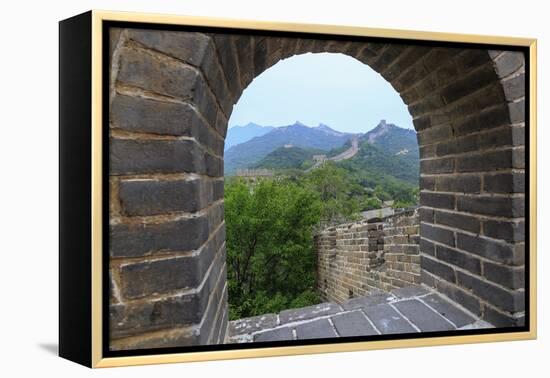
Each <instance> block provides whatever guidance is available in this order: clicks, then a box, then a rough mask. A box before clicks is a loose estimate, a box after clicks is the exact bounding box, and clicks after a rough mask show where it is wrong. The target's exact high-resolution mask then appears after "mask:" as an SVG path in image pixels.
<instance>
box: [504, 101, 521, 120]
mask: <svg viewBox="0 0 550 378" xmlns="http://www.w3.org/2000/svg"><path fill="white" fill-rule="evenodd" d="M508 109H509V111H510V122H511V123H521V122H525V100H521V101H517V102H511V103H509V104H508Z"/></svg>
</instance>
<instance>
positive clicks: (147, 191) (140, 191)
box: [119, 179, 213, 216]
mask: <svg viewBox="0 0 550 378" xmlns="http://www.w3.org/2000/svg"><path fill="white" fill-rule="evenodd" d="M212 197H213V194H212V183H211V182H208V181H201V180H198V179H193V180H170V181H159V180H122V181H121V182H120V185H119V198H120V203H121V206H122V210H123V212H124V213H125V214H126V215H129V216H134V215H155V214H163V213H170V212H176V211H185V212H195V211H198V210H200V209H202V208H204V207H206V206H208V205H209V204H210V203H211V202H212Z"/></svg>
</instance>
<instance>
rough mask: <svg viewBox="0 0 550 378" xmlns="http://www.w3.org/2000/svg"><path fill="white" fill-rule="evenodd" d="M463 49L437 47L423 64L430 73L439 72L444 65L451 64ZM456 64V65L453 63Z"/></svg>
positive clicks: (425, 58) (426, 57)
mask: <svg viewBox="0 0 550 378" xmlns="http://www.w3.org/2000/svg"><path fill="white" fill-rule="evenodd" d="M461 51H463V49H458V48H449V47H437V48H434V49H432V50H431V51H430V53H429V54H428V55H426V56H425V57H424V59H423V64H424V65H425V66H426V67H427V69H428V70H429V71H430V72H433V71H435V70H437V69H438V68H439V67H441V65H442V64H445V63H446V62H449V61H450V60H451V59H452V58H454V57H455V56H456V55H457V54H459V53H460V52H461ZM452 64H454V63H452Z"/></svg>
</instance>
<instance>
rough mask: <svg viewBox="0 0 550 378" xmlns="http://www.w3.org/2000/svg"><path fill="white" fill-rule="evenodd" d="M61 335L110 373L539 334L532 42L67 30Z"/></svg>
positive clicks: (318, 31)
mask: <svg viewBox="0 0 550 378" xmlns="http://www.w3.org/2000/svg"><path fill="white" fill-rule="evenodd" d="M59 69H60V273H59V281H60V293H59V294H60V298H59V299H60V316H59V320H60V325H59V330H60V332H59V343H60V344H59V348H60V349H59V351H60V355H61V356H62V357H64V358H67V359H70V360H73V361H75V362H78V363H80V364H83V365H86V366H90V367H108V366H121V365H138V364H149V363H168V362H182V361H200V360H210V359H226V358H243V357H255V356H276V355H287V354H304V353H322V352H332V351H352V350H367V349H380V348H394V347H408V346H429V345H443V344H456V343H473V342H487V341H504V340H519V339H530V338H535V337H536V295H535V293H536V292H535V282H536V281H535V277H536V275H535V274H536V261H535V251H536V248H535V247H536V246H535V233H536V218H535V215H536V211H535V210H536V207H535V206H536V169H535V165H536V161H535V157H536V134H535V132H536V41H535V40H533V39H522V38H511V37H489V36H473V35H458V34H441V33H431V32H413V31H399V30H382V29H370V28H362V27H349V26H333V25H312V24H286V23H269V22H256V21H240V20H239V21H238V20H227V19H210V18H196V17H184V16H169V15H153V14H134V13H115V12H105V11H91V12H88V13H84V14H82V15H79V16H75V17H73V18H70V19H67V20H64V21H61V22H60V66H59Z"/></svg>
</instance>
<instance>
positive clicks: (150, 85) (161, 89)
mask: <svg viewBox="0 0 550 378" xmlns="http://www.w3.org/2000/svg"><path fill="white" fill-rule="evenodd" d="M119 66H120V68H119V72H118V75H117V80H118V81H119V82H122V83H124V84H129V85H132V86H136V87H139V88H143V89H147V90H150V91H153V92H156V93H159V94H162V95H167V96H173V97H177V98H180V99H190V98H192V94H193V89H194V87H195V85H196V82H197V80H198V78H199V76H200V75H199V72H198V71H197V69H195V68H193V67H190V66H186V65H182V64H178V63H168V62H165V61H162V60H159V59H157V58H155V57H153V56H151V55H149V54H147V53H145V52H142V51H137V50H133V49H128V48H125V49H123V51H122V52H121V54H120V57H119Z"/></svg>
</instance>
